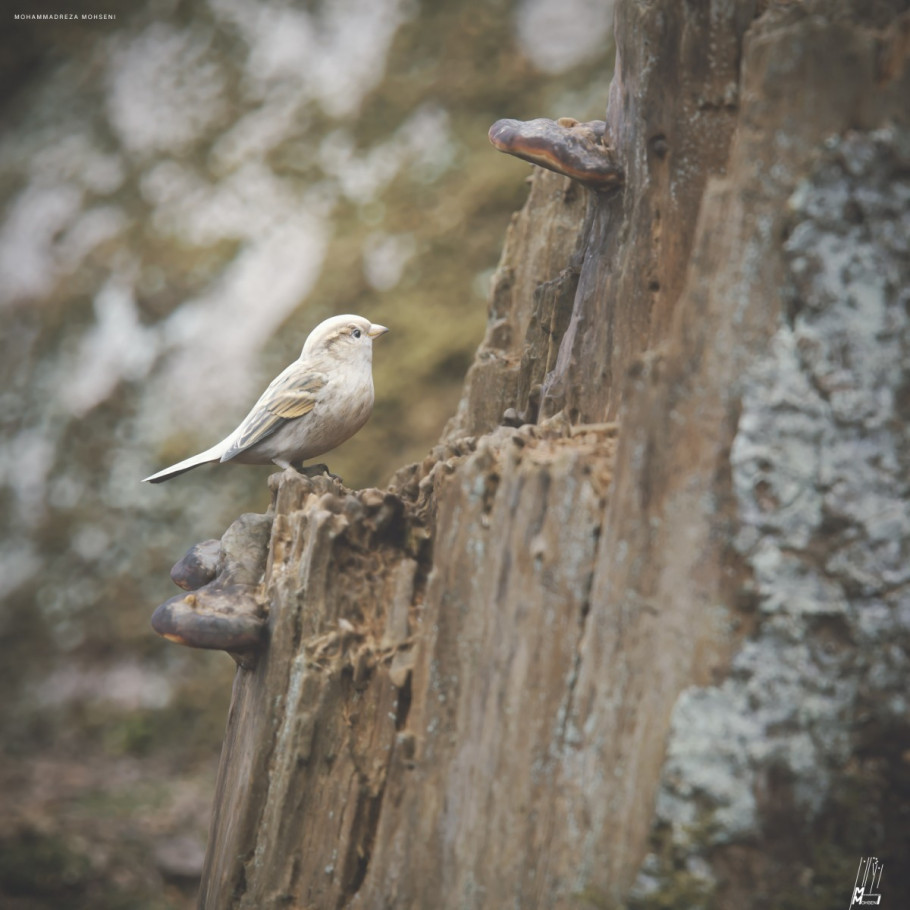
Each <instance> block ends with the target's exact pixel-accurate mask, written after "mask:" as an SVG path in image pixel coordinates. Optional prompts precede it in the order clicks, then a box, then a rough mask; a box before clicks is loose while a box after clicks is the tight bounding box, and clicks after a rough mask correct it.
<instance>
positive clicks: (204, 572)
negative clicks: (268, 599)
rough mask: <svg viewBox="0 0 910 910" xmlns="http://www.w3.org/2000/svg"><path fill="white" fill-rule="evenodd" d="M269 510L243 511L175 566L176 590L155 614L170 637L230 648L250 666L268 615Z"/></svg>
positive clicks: (261, 641)
mask: <svg viewBox="0 0 910 910" xmlns="http://www.w3.org/2000/svg"><path fill="white" fill-rule="evenodd" d="M271 525H272V521H271V516H268V515H253V514H248V515H241V516H240V518H238V519H237V520H236V521H235V522H234V523H233V524H232V525H231V526H230V527H229V528H228V530H227V531H226V532H225V534H224V536H223V537H222V538H221V540H220V541H218V540H207V541H205V542H203V543H200V544H196V545H195V546H194V547H191V548H190V549H189V550H188V551H187V553H186V555H185V556H184V557H183V559H181V560H180V561H179V562H178V563H177V564H176V565H175V566H174V567H173V569H171V578H172V579H173V580H174V583H175V584H177V585H178V586H179V587H181V588H183V589H184V590H187V591H189V592H190V593H188V594H178V595H177V596H176V597H172V598H171V599H170V600H167V601H165V602H164V603H163V604H161V605H160V606H159V607H158V608H157V609H156V610H155V612H154V613H153V614H152V628H153V629H154V630H155V631H156V632H157V633H158V634H159V635H161V636H163V637H164V638H166V639H168V641H173V642H176V643H177V644H181V645H187V646H189V647H191V648H207V649H212V650H220V651H227V652H228V653H229V654H230V655H231V657H233V658H234V660H235V661H237V663H238V664H239V665H240V666H241V667H244V668H246V669H252V668H253V667H254V666H255V665H256V660H257V655H258V652H259V651H260V650H261V649H262V647H263V645H264V644H265V636H266V628H267V619H266V611H265V607H264V604H263V602H262V599H261V597H260V582H261V580H262V575H263V572H264V570H265V563H266V558H267V555H268V543H269V534H270V532H271Z"/></svg>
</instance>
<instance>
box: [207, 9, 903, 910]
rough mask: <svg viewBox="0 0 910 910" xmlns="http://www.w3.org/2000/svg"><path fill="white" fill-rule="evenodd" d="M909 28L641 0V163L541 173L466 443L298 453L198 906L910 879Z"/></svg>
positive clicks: (642, 903) (620, 149)
mask: <svg viewBox="0 0 910 910" xmlns="http://www.w3.org/2000/svg"><path fill="white" fill-rule="evenodd" d="M908 34H910V16H908V13H907V11H906V4H905V3H901V2H897V0H894V2H877V3H871V4H870V3H867V2H861V0H856V2H853V3H850V2H841V3H834V4H832V3H821V2H818V3H813V2H806V3H774V2H771V3H755V2H744V0H740V2H732V3H731V2H719V0H718V2H703V3H678V2H676V0H660V2H658V0H655V2H651V3H632V2H620V3H619V4H618V5H617V18H616V42H617V71H616V74H615V76H614V79H613V83H612V87H611V89H610V101H609V106H608V109H607V123H608V129H609V131H610V133H611V135H612V144H613V146H614V148H615V151H616V154H617V155H618V156H619V157H620V158H621V160H622V165H623V170H624V173H625V178H626V182H625V186H624V188H623V189H622V191H620V192H616V193H612V194H597V193H593V192H589V191H588V190H585V189H583V188H581V187H579V186H577V185H575V184H573V183H571V182H570V181H569V180H568V179H566V178H564V177H560V176H558V175H555V174H551V173H546V172H541V171H535V174H534V176H533V179H532V187H531V194H530V197H529V200H528V204H527V205H526V207H525V209H524V210H523V211H522V212H521V213H519V214H518V215H517V216H516V217H515V219H514V221H513V224H512V226H511V228H510V230H509V234H508V237H507V239H506V244H505V249H504V252H503V259H502V263H501V266H500V268H499V271H498V273H497V276H496V279H495V282H494V290H493V294H492V301H491V308H490V322H489V327H488V331H487V335H486V337H485V339H484V342H483V344H482V346H481V348H480V350H479V351H478V355H477V358H476V361H475V363H474V365H473V367H472V369H471V371H470V374H469V377H468V380H467V383H466V389H465V394H464V398H463V401H462V403H461V406H460V407H459V410H458V413H457V414H456V415H455V417H454V418H453V419H452V421H451V422H450V425H449V427H448V428H447V431H446V434H445V438H444V440H443V443H441V444H440V446H438V447H437V448H436V449H434V450H433V452H432V453H431V454H430V455H429V456H428V457H427V459H426V460H425V461H424V462H423V463H422V464H420V465H414V466H411V467H409V468H405V469H402V470H401V471H399V473H398V474H397V475H396V477H395V478H394V479H393V482H392V484H391V486H390V488H389V490H387V491H378V490H364V491H359V492H351V491H348V490H345V489H344V488H342V487H341V486H340V485H338V484H336V483H334V482H331V481H329V480H327V479H315V480H311V479H307V478H302V477H298V476H291V475H288V474H283V475H276V476H275V478H274V482H273V490H274V500H273V507H272V511H271V513H270V514H271V515H272V518H273V521H272V531H271V539H270V542H269V552H268V559H267V564H266V569H265V573H264V576H263V580H262V583H261V585H260V587H259V591H260V594H259V596H260V600H261V603H262V606H263V610H267V612H268V625H269V636H268V646H267V648H266V650H265V652H264V653H263V654H262V655H261V657H260V659H259V662H258V664H257V665H256V666H255V668H254V669H252V670H248V669H240V670H238V673H237V677H236V681H235V689H234V701H233V706H232V709H231V715H230V718H229V722H228V730H227V736H226V740H225V746H224V752H223V755H222V763H221V769H220V773H219V782H218V794H217V797H216V806H215V812H214V818H213V824H212V829H211V839H210V844H209V853H208V858H207V865H206V872H205V875H204V884H203V889H202V893H201V899H200V905H201V906H202V907H204V908H267V907H284V906H299V907H332V908H335V907H352V908H353V907H358V908H359V907H363V908H367V907H369V908H380V907H396V908H425V907H438V908H456V907H457V908H465V907H477V908H480V907H496V908H499V907H522V908H529V907H541V908H544V907H546V908H569V907H578V906H592V907H614V906H623V905H628V906H635V907H655V908H656V907H668V906H686V907H694V906H715V907H731V908H732V907H737V908H739V907H756V908H757V907H765V906H789V905H790V904H788V903H787V901H791V902H793V901H794V900H795V903H792V905H793V906H800V907H813V906H818V907H823V906H831V905H834V904H835V903H836V902H837V901H841V900H845V901H846V900H849V897H850V892H851V888H852V883H853V878H854V876H855V868H856V864H857V862H858V860H859V858H860V857H861V856H863V855H871V854H875V855H878V856H880V857H884V858H885V876H884V881H883V883H882V890H883V891H884V890H885V888H886V887H887V889H888V892H889V896H890V898H889V899H891V900H894V901H895V902H896V903H895V905H897V904H898V903H900V898H901V897H904V898H906V896H907V892H908V882H907V873H906V871H902V869H901V868H900V866H899V864H898V863H897V862H891V864H890V865H889V861H888V860H889V857H890V858H892V859H897V858H901V857H906V855H907V851H908V848H910V844H908V842H907V838H908V833H907V825H906V813H907V810H908V807H910V799H908V796H910V793H908V772H907V761H906V756H907V752H906V750H907V748H908V745H910V739H908V734H910V723H908V716H907V703H906V697H905V694H904V691H903V685H904V682H905V680H906V672H907V667H908V652H910V618H908V617H910V595H908V591H910V570H908V566H910V490H908V486H907V476H908V469H910V463H908V455H907V453H908V452H910V433H908V428H907V418H908V414H910V409H908V401H910V305H908V298H907V290H906V289H907V287H908V286H910V281H908V279H910V274H908V261H910V248H908V237H910V222H908V217H910V216H908V211H910V176H908V175H910V126H908V107H907V98H908V97H910V75H908V67H907V50H908ZM516 166H520V165H518V164H516ZM504 412H505V414H506V417H505V422H504V423H503V414H504ZM617 421H618V422H617ZM250 540H251V543H250V545H251V546H252V547H254V548H255V547H256V546H259V547H261V546H262V545H261V544H257V543H256V541H255V539H254V538H253V537H251V538H250ZM234 546H235V547H236V542H235V543H234ZM247 562H248V564H254V563H255V560H254V559H252V558H251V559H249V560H247ZM794 882H799V883H800V887H801V888H802V891H801V892H800V893H799V894H798V895H794V891H793V889H794Z"/></svg>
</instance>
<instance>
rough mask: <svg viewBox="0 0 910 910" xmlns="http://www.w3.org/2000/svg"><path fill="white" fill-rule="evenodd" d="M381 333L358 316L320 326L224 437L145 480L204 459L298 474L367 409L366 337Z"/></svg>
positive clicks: (347, 433) (369, 341)
mask: <svg viewBox="0 0 910 910" xmlns="http://www.w3.org/2000/svg"><path fill="white" fill-rule="evenodd" d="M387 331H388V329H387V328H386V327H385V326H382V325H376V324H375V323H371V322H370V320H369V319H364V318H363V317H362V316H333V317H332V318H331V319H326V320H325V322H321V323H320V324H319V325H317V326H316V328H315V329H313V331H312V332H310V335H309V337H308V338H307V340H306V342H305V343H304V345H303V350H302V351H301V352H300V357H299V358H298V359H297V360H295V361H294V363H292V364H291V365H290V366H289V367H288V368H287V369H286V370H285V371H284V372H283V373H281V374H280V375H279V376H278V377H277V378H275V379H273V380H272V382H271V384H270V385H269V387H268V388H267V389H266V390H265V392H264V393H263V394H262V397H261V398H260V399H259V401H257V402H256V404H255V405H253V409H252V410H251V411H250V413H249V414H247V416H246V418H245V419H244V421H243V423H241V424H240V426H239V427H237V429H236V430H234V432H233V433H231V434H230V436H228V437H227V438H225V439H222V440H221V442H219V443H218V444H217V445H214V446H212V448H210V449H207V450H206V451H205V452H200V453H199V454H198V455H193V457H192V458H187V459H185V460H184V461H180V462H178V463H177V464H175V465H171V467H169V468H165V469H164V470H163V471H159V472H158V473H157V474H152V475H151V477H146V478H145V480H146V481H148V482H149V483H161V482H162V481H164V480H169V479H170V478H171V477H176V476H177V475H178V474H182V473H183V472H184V471H190V470H192V469H193V468H195V467H197V466H198V465H201V464H206V463H207V462H211V461H237V462H240V463H241V464H268V463H269V462H274V463H275V464H276V465H278V466H279V467H280V468H291V467H293V468H296V469H298V470H299V469H300V466H301V463H302V462H303V461H305V460H306V459H309V458H315V457H316V456H317V455H322V454H324V453H325V452H328V451H330V450H331V449H334V448H335V447H336V446H339V445H341V443H343V442H344V441H345V440H346V439H349V438H350V437H351V436H353V435H354V434H355V433H356V432H357V431H358V430H359V429H360V428H361V427H362V426H363V425H364V424H365V423H366V422H367V419H368V418H369V416H370V412H371V411H372V410H373V339H374V338H378V337H379V336H380V335H384V334H385V333H386V332H387Z"/></svg>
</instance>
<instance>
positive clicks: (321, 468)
mask: <svg viewBox="0 0 910 910" xmlns="http://www.w3.org/2000/svg"><path fill="white" fill-rule="evenodd" d="M295 467H296V468H297V470H298V471H299V472H300V473H301V474H303V475H304V476H305V477H318V476H319V475H320V474H328V475H329V477H331V478H332V480H337V481H338V482H339V483H341V482H342V480H341V478H340V477H339V476H338V475H337V474H333V473H332V472H331V471H330V470H329V466H328V465H327V464H323V463H322V462H319V464H309V465H307V466H306V467H304V466H303V465H299V466H298V465H295Z"/></svg>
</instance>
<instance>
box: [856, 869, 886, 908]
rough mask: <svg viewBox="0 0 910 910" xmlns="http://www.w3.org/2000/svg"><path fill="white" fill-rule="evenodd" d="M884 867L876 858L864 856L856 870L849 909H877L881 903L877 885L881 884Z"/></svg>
mask: <svg viewBox="0 0 910 910" xmlns="http://www.w3.org/2000/svg"><path fill="white" fill-rule="evenodd" d="M884 868H885V867H884V866H883V865H882V863H880V862H879V861H878V857H877V856H864V857H863V858H862V859H861V860H860V861H859V869H857V870H856V884H855V885H854V886H853V899H852V900H851V901H850V906H851V907H877V906H878V905H879V904H880V903H881V902H882V896H881V894H880V893H879V890H878V888H879V885H881V883H882V869H884Z"/></svg>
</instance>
